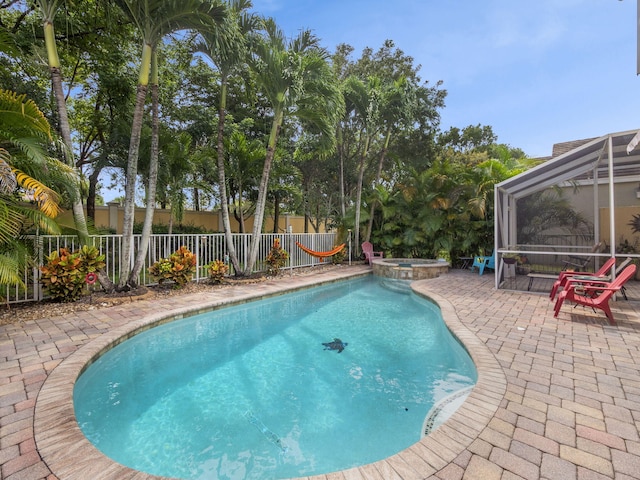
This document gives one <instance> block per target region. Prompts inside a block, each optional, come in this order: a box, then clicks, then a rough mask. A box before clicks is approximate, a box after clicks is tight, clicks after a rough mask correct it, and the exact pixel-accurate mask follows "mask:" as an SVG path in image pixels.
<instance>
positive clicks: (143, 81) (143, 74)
mask: <svg viewBox="0 0 640 480" xmlns="http://www.w3.org/2000/svg"><path fill="white" fill-rule="evenodd" d="M150 67H151V45H148V44H145V45H144V46H143V47H142V63H141V65H140V76H139V78H138V88H137V91H136V106H135V109H134V112H133V124H132V126H131V139H130V141H129V157H128V160H127V174H126V181H125V189H124V196H125V200H124V225H123V227H122V250H121V255H120V279H119V281H118V290H129V289H130V288H131V286H130V285H127V282H128V280H129V275H130V273H131V268H132V267H133V220H134V213H135V196H136V178H137V175H138V154H139V150H140V135H141V133H142V117H143V115H144V102H145V98H146V96H147V89H148V85H149V70H150Z"/></svg>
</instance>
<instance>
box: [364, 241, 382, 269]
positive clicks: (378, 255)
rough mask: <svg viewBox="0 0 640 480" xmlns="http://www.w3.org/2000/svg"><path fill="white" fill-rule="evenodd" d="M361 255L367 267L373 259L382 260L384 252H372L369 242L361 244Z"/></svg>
mask: <svg viewBox="0 0 640 480" xmlns="http://www.w3.org/2000/svg"><path fill="white" fill-rule="evenodd" d="M362 253H364V259H365V260H366V261H367V263H368V264H369V265H371V261H372V260H373V259H374V258H384V252H374V251H373V245H372V244H371V242H363V243H362Z"/></svg>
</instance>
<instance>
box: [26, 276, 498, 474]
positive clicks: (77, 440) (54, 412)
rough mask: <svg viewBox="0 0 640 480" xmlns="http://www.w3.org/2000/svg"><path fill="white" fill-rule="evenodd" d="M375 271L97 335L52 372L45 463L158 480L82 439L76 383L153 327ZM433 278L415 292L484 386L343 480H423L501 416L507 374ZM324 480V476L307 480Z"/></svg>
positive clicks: (42, 434)
mask: <svg viewBox="0 0 640 480" xmlns="http://www.w3.org/2000/svg"><path fill="white" fill-rule="evenodd" d="M369 274H370V271H364V272H356V273H348V274H345V275H341V276H340V277H339V278H330V279H328V280H325V281H321V282H318V281H317V278H316V279H315V281H314V279H306V280H303V281H300V282H298V283H297V284H295V285H289V286H286V287H284V288H283V287H279V288H277V289H273V290H272V291H270V292H268V293H266V294H265V292H264V291H262V290H258V289H255V290H253V291H245V292H243V293H240V294H239V295H235V296H230V297H227V298H225V299H218V300H214V301H204V302H203V303H202V304H198V305H195V306H191V307H187V308H176V309H171V310H166V311H164V312H162V313H154V314H149V315H146V316H144V317H141V318H139V319H137V320H134V321H132V322H130V323H128V324H126V325H123V326H120V327H116V328H114V329H113V330H111V331H109V332H107V333H105V334H103V335H101V336H100V337H97V338H95V339H94V340H92V341H90V342H89V343H87V344H85V345H84V346H83V347H81V348H80V349H78V350H77V351H76V352H74V353H73V354H72V355H70V356H69V357H68V358H67V359H65V360H64V361H63V362H62V363H60V365H58V366H57V367H56V368H55V369H54V370H53V371H52V372H51V374H50V375H49V377H48V378H47V380H46V381H45V382H44V385H43V386H42V388H41V390H40V392H39V394H38V397H37V401H36V405H35V415H34V437H35V441H36V445H37V448H38V451H39V452H40V455H41V457H42V459H43V461H44V462H45V463H46V464H47V465H48V467H49V469H50V470H51V472H52V473H53V474H54V475H56V476H57V477H58V478H60V479H67V478H82V479H85V478H91V479H92V480H103V479H118V480H120V479H135V480H152V479H161V478H166V477H160V476H156V475H151V474H148V473H144V472H140V471H137V470H133V469H131V468H129V467H125V466H123V465H121V464H118V463H117V462H115V461H113V460H112V459H110V458H109V457H107V456H105V455H104V454H103V453H102V452H100V451H99V450H98V449H97V448H96V447H95V446H93V444H91V442H89V440H87V438H86V437H85V436H84V434H83V433H82V431H81V430H80V427H79V426H78V423H77V422H76V418H75V414H74V408H73V388H74V385H75V381H76V379H77V378H78V377H79V375H80V374H81V373H82V372H83V371H84V370H85V369H86V368H87V366H88V365H89V364H91V362H93V361H95V359H96V358H98V357H99V356H100V355H101V354H102V353H104V352H105V351H106V350H108V349H110V348H113V346H115V345H117V344H118V343H120V342H122V341H124V340H126V339H127V338H131V337H132V336H133V335H135V334H137V333H139V332H141V331H144V330H146V329H149V328H152V327H154V326H157V325H160V324H163V323H168V322H170V321H175V320H179V319H181V318H184V317H187V316H191V315H196V314H198V313H203V312H208V311H211V310H215V309H217V308H221V307H224V306H229V305H234V304H241V303H246V302H249V301H252V300H256V299H258V298H266V297H272V296H276V295H281V294H285V293H290V292H294V291H297V290H301V289H305V288H309V287H312V286H318V285H322V284H328V283H331V282H336V281H342V280H345V279H348V278H357V277H362V276H367V275H369ZM429 282H430V280H428V279H427V280H417V281H415V282H413V283H412V284H411V287H412V289H413V291H414V292H415V293H416V294H418V295H420V296H421V297H423V298H425V299H427V300H430V301H432V302H434V303H435V304H437V305H438V306H439V307H440V309H441V311H442V316H443V318H444V320H445V323H446V325H447V327H448V328H449V330H450V331H451V332H452V333H453V334H454V335H455V336H456V337H457V338H458V340H459V341H460V342H461V343H462V344H463V345H464V346H465V348H466V349H467V351H468V352H469V354H470V356H471V358H472V359H473V361H474V363H475V365H476V368H477V370H478V381H477V383H476V385H475V387H474V388H473V390H472V392H471V394H470V395H469V397H468V398H467V400H466V401H465V402H464V403H463V404H462V406H461V407H460V408H459V409H458V410H457V411H456V412H455V413H454V414H453V415H452V416H451V417H450V418H449V419H448V420H446V421H445V422H444V423H443V424H442V425H440V426H439V427H438V428H437V429H435V430H434V431H433V432H431V434H430V435H428V436H426V437H424V438H422V439H421V440H420V441H418V442H417V443H415V444H414V445H412V446H411V447H409V448H407V449H405V450H403V451H401V452H399V453H397V454H396V455H393V456H391V457H389V458H386V459H384V460H380V461H377V462H374V463H370V464H367V465H363V466H359V467H354V468H352V469H349V470H344V471H342V474H343V476H344V477H345V478H371V477H372V478H384V479H393V478H398V479H414V478H415V479H419V478H425V477H426V476H429V475H432V474H434V473H436V472H437V471H438V470H440V469H442V468H444V467H446V466H447V465H448V464H449V463H450V462H452V461H453V460H454V459H455V458H456V457H457V456H458V455H460V454H461V453H462V452H464V450H465V449H466V448H467V447H468V446H469V445H470V444H471V443H472V442H473V441H474V440H475V439H476V438H477V437H478V436H479V435H480V433H481V432H482V430H483V429H484V428H485V427H486V426H487V425H488V423H489V422H490V420H491V419H492V418H493V416H494V414H495V412H496V411H497V409H498V407H499V406H500V403H501V401H502V399H503V397H504V394H505V392H506V377H505V374H504V372H503V370H502V368H501V367H500V365H499V363H498V361H497V360H496V358H495V357H494V356H493V354H492V353H491V352H490V351H489V349H488V348H487V346H486V345H485V344H484V343H483V342H482V341H481V340H480V339H478V337H476V336H475V335H474V334H473V333H472V332H471V331H470V330H468V329H467V328H466V327H465V326H464V325H463V324H462V322H461V321H460V319H459V318H458V315H457V313H456V311H455V308H454V307H453V305H452V304H451V303H450V302H449V301H448V300H447V299H446V298H444V297H442V296H441V295H438V294H435V293H433V292H429V288H428V285H429ZM308 478H309V479H326V478H327V477H326V475H317V476H313V477H308Z"/></svg>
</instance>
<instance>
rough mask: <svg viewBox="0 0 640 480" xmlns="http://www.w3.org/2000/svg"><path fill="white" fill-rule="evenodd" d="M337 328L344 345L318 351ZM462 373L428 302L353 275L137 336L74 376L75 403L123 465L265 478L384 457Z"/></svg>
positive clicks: (463, 363) (459, 358)
mask: <svg viewBox="0 0 640 480" xmlns="http://www.w3.org/2000/svg"><path fill="white" fill-rule="evenodd" d="M336 337H337V338H340V339H341V340H342V341H343V342H345V343H347V346H346V347H345V348H344V351H342V352H341V353H338V352H337V350H328V349H327V350H325V347H323V345H322V344H323V343H328V342H331V341H332V340H333V339H334V338H336ZM475 381H476V370H475V367H474V365H473V363H472V361H471V359H470V358H469V356H468V354H467V353H466V351H465V350H464V349H463V348H462V347H461V346H460V344H459V343H458V342H457V341H456V340H455V339H454V338H453V337H452V336H451V334H450V333H449V331H448V330H447V328H446V327H445V326H444V324H443V322H442V318H441V315H440V312H439V309H438V308H437V307H435V306H434V305H433V304H431V303H430V302H428V301H426V300H424V299H421V298H419V297H417V296H416V295H414V294H406V293H405V294H402V293H397V292H393V291H390V290H389V289H386V288H384V287H383V286H382V285H381V284H380V283H378V281H377V280H376V279H375V278H366V279H362V280H356V281H350V282H341V283H336V284H332V285H329V286H324V287H317V288H314V289H310V290H305V291H301V292H298V293H293V294H288V295H284V296H280V297H276V298H271V299H267V300H262V301H259V302H252V303H248V304H244V305H240V306H235V307H229V308H225V309H222V310H218V311H215V312H211V313H207V314H203V315H198V316H194V317H190V318H187V319H183V320H179V321H176V322H172V323H169V324H165V325H163V326H159V327H156V328H153V329H151V330H148V331H146V332H144V333H141V334H139V335H136V336H135V337H133V338H132V339H130V340H127V341H126V342H123V343H122V344H120V345H118V346H117V347H115V348H113V349H112V350H110V351H108V352H107V353H106V354H104V355H103V356H102V357H100V358H99V359H98V360H97V361H96V362H95V363H94V364H92V365H91V366H90V367H89V368H88V369H87V370H86V371H85V372H84V373H83V374H82V375H81V377H80V378H79V379H78V381H77V382H76V385H75V389H74V404H75V410H76V416H77V419H78V423H79V424H80V427H81V428H82V430H83V432H84V434H85V435H86V436H87V437H88V438H89V440H91V441H92V442H93V443H94V444H95V445H96V446H97V447H98V448H99V449H100V450H101V451H102V452H104V453H105V454H106V455H107V456H109V457H111V458H112V459H114V460H116V461H117V462H119V463H122V464H124V465H127V466H129V467H131V468H134V469H137V470H142V471H145V472H148V473H152V474H156V475H163V476H170V477H177V478H184V479H265V478H274V479H276V478H289V477H297V476H307V475H314V474H321V473H327V472H331V471H336V470H343V469H346V468H350V467H353V466H357V465H363V464H366V463H370V462H374V461H376V460H380V459H383V458H386V457H389V456H391V455H393V454H395V453H397V452H399V451H400V450H403V449H405V448H407V447H409V446H410V445H412V444H413V443H415V442H417V441H418V440H419V439H420V436H421V429H422V426H423V422H424V419H425V416H426V415H427V413H428V412H429V409H430V408H431V407H432V406H433V404H434V403H435V402H437V401H438V400H441V399H443V398H444V397H446V396H448V395H451V394H452V393H454V392H456V391H459V390H460V389H462V388H465V387H468V386H470V385H473V384H474V383H475Z"/></svg>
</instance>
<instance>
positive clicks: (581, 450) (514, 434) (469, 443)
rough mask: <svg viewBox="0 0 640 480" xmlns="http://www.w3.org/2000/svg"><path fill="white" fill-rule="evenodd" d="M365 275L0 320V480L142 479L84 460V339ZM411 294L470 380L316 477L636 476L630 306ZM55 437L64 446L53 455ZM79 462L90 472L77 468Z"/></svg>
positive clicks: (639, 362) (461, 274) (639, 343)
mask: <svg viewBox="0 0 640 480" xmlns="http://www.w3.org/2000/svg"><path fill="white" fill-rule="evenodd" d="M366 270H368V269H367V268H366V267H362V266H355V267H344V268H340V269H335V270H331V271H329V272H326V273H321V274H318V275H310V276H300V277H296V276H293V277H289V278H287V277H285V278H281V279H278V280H277V281H268V282H264V283H260V284H252V285H247V286H238V287H233V290H230V289H225V290H214V291H212V292H211V293H210V294H209V293H207V294H198V295H197V296H194V295H185V296H180V297H168V298H167V299H164V300H162V301H155V302H149V301H145V300H141V301H137V302H133V303H129V304H123V305H119V306H116V307H109V308H104V309H96V310H92V311H87V312H82V313H77V314H75V315H73V316H70V317H67V318H45V319H41V320H38V321H34V322H26V323H16V324H12V325H5V326H1V327H0V477H1V478H2V479H6V480H19V479H26V480H38V479H47V480H53V479H55V478H59V479H60V480H67V479H84V478H86V477H83V476H82V475H84V474H85V473H86V472H87V471H92V472H93V474H92V477H91V478H92V480H99V479H104V478H114V479H115V478H117V479H120V478H134V477H135V478H136V479H138V478H153V477H151V476H147V475H144V474H139V473H136V472H133V471H128V472H125V474H124V476H123V471H122V470H119V469H118V468H119V467H118V466H117V465H109V464H108V463H107V464H101V463H95V462H94V461H93V457H92V455H95V452H94V451H93V450H95V449H93V450H92V448H88V447H87V446H86V445H85V444H84V443H83V442H76V440H75V439H74V435H75V433H74V421H73V418H72V416H71V417H69V416H68V413H69V411H68V408H69V402H70V399H69V398H67V397H68V395H67V393H68V391H70V390H69V389H70V388H71V386H70V385H69V381H68V378H69V377H68V375H75V373H74V372H75V370H74V369H77V368H79V366H81V365H82V364H83V362H84V361H86V359H87V358H91V355H93V353H91V352H92V349H93V348H94V347H95V346H96V345H99V344H101V343H106V344H108V343H109V341H110V338H111V337H113V336H114V335H116V334H117V332H119V331H121V330H122V331H124V330H126V329H128V328H129V326H130V325H131V324H132V323H135V322H141V323H144V321H143V320H142V319H151V318H157V317H159V316H160V315H162V314H165V313H166V312H168V311H179V310H193V309H194V308H201V306H202V305H203V304H220V303H222V302H224V301H228V300H229V299H230V298H233V299H236V300H246V299H248V298H250V297H252V296H255V295H265V294H270V293H276V292H279V291H282V290H283V289H285V288H297V287H303V286H306V285H309V284H311V283H313V282H316V281H317V280H320V279H324V280H332V279H338V278H341V277H343V276H348V275H352V274H361V273H362V272H363V271H366ZM414 288H415V289H416V291H417V292H418V293H420V294H424V295H428V296H430V297H431V298H433V299H434V300H435V301H436V302H437V303H439V304H440V306H441V308H442V310H443V315H444V316H445V318H446V319H447V323H448V324H449V326H450V328H451V329H452V330H453V331H454V332H455V333H456V335H458V337H460V338H461V340H462V341H463V342H464V343H465V344H466V345H467V346H468V349H469V351H470V353H471V354H472V357H473V358H474V361H475V362H476V364H477V365H478V369H479V381H478V385H477V386H476V388H475V389H474V391H473V393H472V394H471V396H470V397H469V399H468V400H467V402H465V404H464V405H463V407H461V408H460V409H459V410H458V412H456V413H455V414H454V415H453V416H452V417H451V418H450V419H449V421H447V422H446V423H445V424H444V425H442V426H441V427H440V428H438V429H437V430H436V431H435V432H433V433H432V435H430V436H429V437H426V438H425V439H423V441H420V442H418V443H416V444H415V445H414V446H413V447H411V448H410V449H407V450H405V451H403V452H401V453H400V454H398V455H396V456H394V457H391V458H390V459H387V460H385V461H381V462H376V463H375V464H371V465H367V466H364V467H361V468H357V469H351V470H348V471H345V472H338V473H335V474H329V475H326V476H320V477H318V478H325V479H327V480H329V479H332V480H333V479H341V480H351V479H384V480H387V479H414V478H416V479H417V478H434V479H447V480H448V479H481V480H491V479H501V480H511V479H517V478H524V479H527V480H529V479H536V478H539V479H549V480H557V479H562V480H570V479H577V480H592V479H593V480H595V479H606V478H615V479H618V480H625V479H638V478H640V437H639V434H638V430H639V429H638V426H639V425H640V374H639V367H640V315H639V314H638V311H637V310H638V309H639V307H640V306H639V305H638V303H637V302H624V301H620V302H616V304H615V307H614V314H615V316H616V319H617V321H618V325H617V326H610V325H608V324H607V322H606V319H605V318H604V315H601V314H599V313H595V314H594V313H592V312H590V311H587V310H584V309H582V308H581V307H578V308H576V309H572V308H571V307H570V306H567V307H563V310H562V312H561V314H560V316H559V318H557V319H555V318H553V308H552V304H551V303H550V302H549V300H548V297H546V296H545V295H539V294H532V293H528V292H512V291H505V290H495V289H494V288H493V277H492V276H490V275H484V276H482V277H480V276H478V275H477V274H473V273H470V272H468V271H457V270H452V271H451V272H450V273H449V274H447V275H444V276H442V277H440V278H437V279H433V280H422V281H419V282H415V283H414ZM65 359H68V360H66V361H65ZM65 375H67V376H65ZM45 381H46V384H45ZM65 392H67V393H65ZM58 395H59V397H58ZM65 409H66V410H65ZM76 428H77V427H76ZM34 431H35V433H34ZM36 438H37V442H36ZM70 439H73V440H71V441H70ZM65 441H67V442H68V441H70V443H68V444H66V446H65V449H66V450H65V452H66V453H65V454H61V453H60V452H59V451H58V452H56V450H55V447H56V446H59V445H60V444H61V443H64V442H65ZM82 464H85V465H84V467H86V468H88V469H89V470H86V469H85V470H78V468H80V467H83V465H82ZM105 465H107V466H106V468H105ZM80 471H82V472H85V473H79V472H80ZM314 478H315V477H314Z"/></svg>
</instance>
